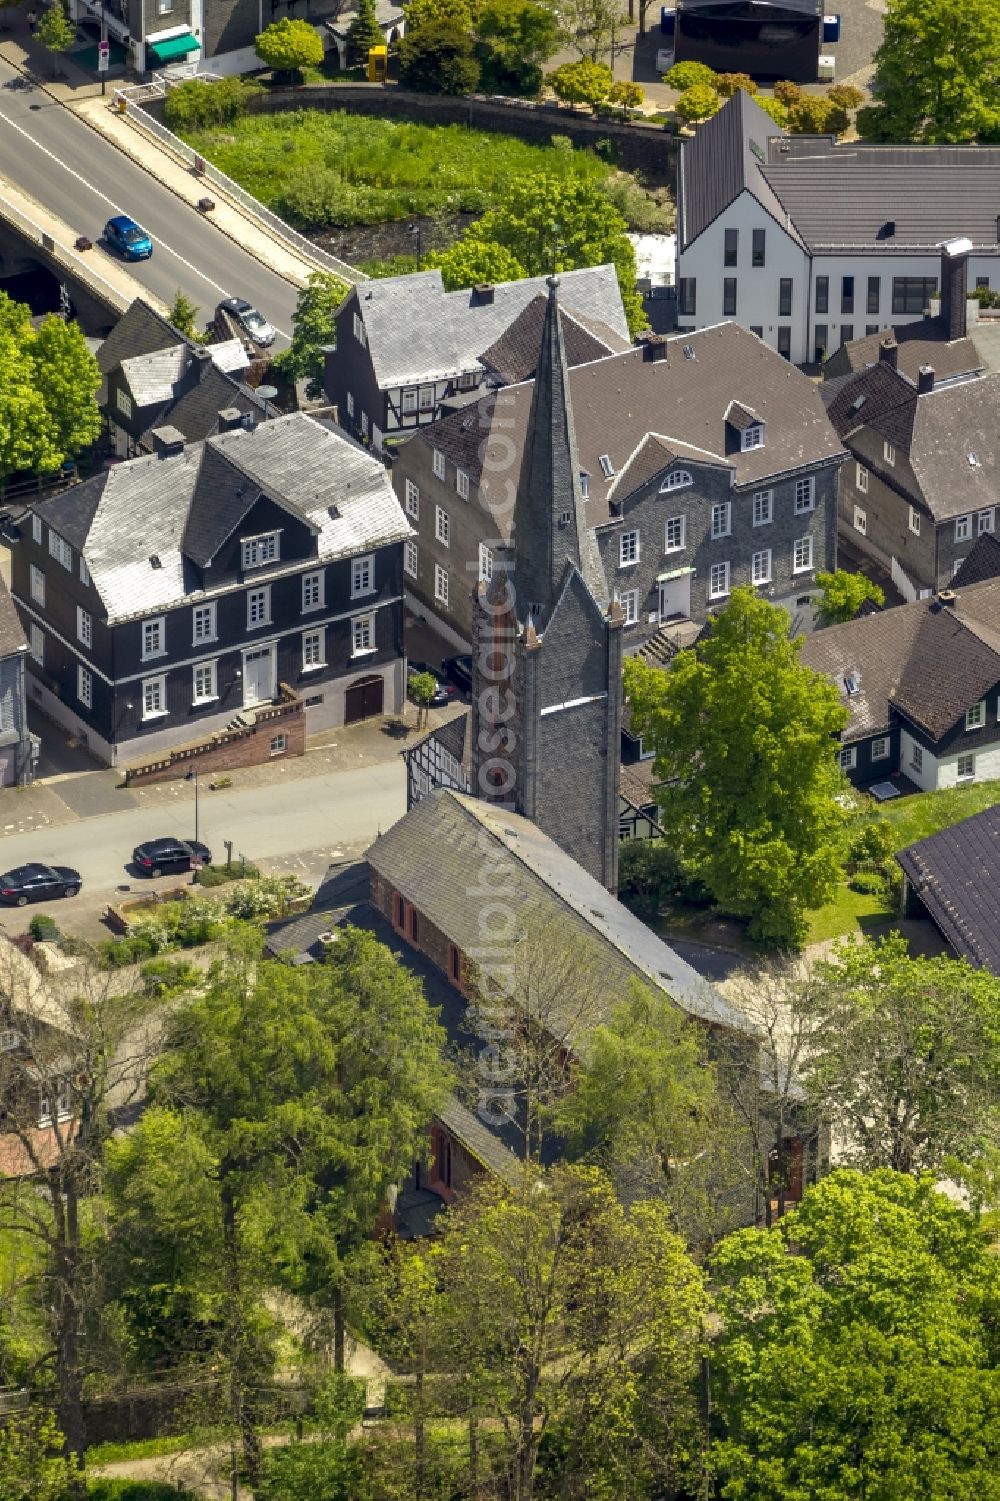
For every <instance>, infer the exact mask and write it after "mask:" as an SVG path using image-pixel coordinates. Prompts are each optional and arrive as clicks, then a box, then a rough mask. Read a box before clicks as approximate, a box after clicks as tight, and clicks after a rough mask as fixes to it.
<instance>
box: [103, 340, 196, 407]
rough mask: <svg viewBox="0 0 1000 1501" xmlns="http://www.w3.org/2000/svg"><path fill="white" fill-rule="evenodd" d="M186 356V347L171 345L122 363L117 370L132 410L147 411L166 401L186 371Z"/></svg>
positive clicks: (131, 357) (134, 356)
mask: <svg viewBox="0 0 1000 1501" xmlns="http://www.w3.org/2000/svg"><path fill="white" fill-rule="evenodd" d="M190 354H191V352H190V350H189V349H188V347H187V345H186V344H173V345H171V346H170V347H169V348H167V349H157V350H154V351H153V353H152V354H135V355H130V356H129V358H128V359H127V360H122V362H121V364H120V365H119V367H118V368H119V369H120V370H121V373H122V378H123V379H124V381H125V384H126V385H127V386H128V388H129V391H130V392H131V395H132V400H133V401H134V402H135V404H136V406H138V407H151V406H155V405H156V403H157V402H161V401H169V400H170V398H171V396H173V394H174V387H175V386H176V384H177V382H178V381H179V380H180V378H181V376H182V375H183V374H184V371H185V370H186V369H187V366H188V361H189V359H190Z"/></svg>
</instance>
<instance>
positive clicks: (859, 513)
mask: <svg viewBox="0 0 1000 1501" xmlns="http://www.w3.org/2000/svg"><path fill="white" fill-rule="evenodd" d="M854 530H855V531H856V532H860V533H861V535H862V537H863V536H865V534H866V533H867V531H868V512H867V511H865V510H863V509H862V507H861V506H855V507H854Z"/></svg>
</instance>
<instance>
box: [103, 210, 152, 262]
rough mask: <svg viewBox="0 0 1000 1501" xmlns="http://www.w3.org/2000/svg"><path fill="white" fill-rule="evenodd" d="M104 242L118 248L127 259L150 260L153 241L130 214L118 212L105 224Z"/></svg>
mask: <svg viewBox="0 0 1000 1501" xmlns="http://www.w3.org/2000/svg"><path fill="white" fill-rule="evenodd" d="M104 243H105V244H106V245H110V246H111V248H112V250H117V251H118V253H119V254H120V255H123V256H124V257H125V259H126V260H127V261H148V260H149V257H150V256H151V255H152V253H153V242H152V240H151V239H150V238H149V235H148V234H147V233H146V231H145V230H144V229H140V227H139V225H138V224H136V222H135V220H134V219H130V218H129V216H128V214H117V215H116V216H115V218H113V219H109V220H108V222H107V224H105V226H104Z"/></svg>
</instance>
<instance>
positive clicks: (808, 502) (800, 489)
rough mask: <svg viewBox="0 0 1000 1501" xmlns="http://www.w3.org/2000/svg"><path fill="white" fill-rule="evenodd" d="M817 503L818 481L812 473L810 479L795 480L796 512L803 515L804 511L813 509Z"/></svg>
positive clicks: (797, 514)
mask: <svg viewBox="0 0 1000 1501" xmlns="http://www.w3.org/2000/svg"><path fill="white" fill-rule="evenodd" d="M815 504H816V481H815V480H814V479H813V477H812V475H809V477H808V479H797V480H796V481H795V514H796V516H801V515H802V513H803V511H811V510H812V508H813V506H814V505H815Z"/></svg>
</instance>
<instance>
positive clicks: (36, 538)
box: [31, 511, 42, 544]
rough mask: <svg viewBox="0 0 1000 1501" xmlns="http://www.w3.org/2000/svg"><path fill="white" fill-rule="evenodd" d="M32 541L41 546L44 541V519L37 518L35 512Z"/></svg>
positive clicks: (33, 513) (32, 521)
mask: <svg viewBox="0 0 1000 1501" xmlns="http://www.w3.org/2000/svg"><path fill="white" fill-rule="evenodd" d="M31 540H32V542H37V543H39V544H41V540H42V518H41V516H37V515H36V514H35V512H34V511H33V512H32V513H31Z"/></svg>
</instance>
